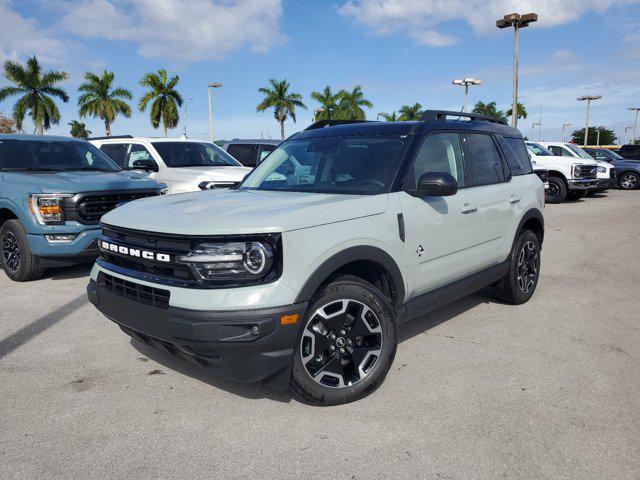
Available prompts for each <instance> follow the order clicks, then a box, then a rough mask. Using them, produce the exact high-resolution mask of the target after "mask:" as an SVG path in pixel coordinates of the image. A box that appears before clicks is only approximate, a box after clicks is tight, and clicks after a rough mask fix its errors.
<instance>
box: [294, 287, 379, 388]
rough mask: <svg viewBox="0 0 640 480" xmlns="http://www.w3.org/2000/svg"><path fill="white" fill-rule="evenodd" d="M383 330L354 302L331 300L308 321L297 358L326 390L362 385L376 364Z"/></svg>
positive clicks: (370, 311)
mask: <svg viewBox="0 0 640 480" xmlns="http://www.w3.org/2000/svg"><path fill="white" fill-rule="evenodd" d="M381 349H382V327H381V325H380V321H379V319H378V317H377V316H376V314H375V313H373V311H372V310H371V309H370V308H369V307H367V306H366V305H365V304H364V303H362V302H358V301H357V300H349V299H342V300H334V301H332V302H329V303H327V304H326V305H323V306H322V307H320V308H318V309H317V310H316V311H315V312H314V313H313V314H312V315H311V317H310V318H309V321H308V322H307V323H306V325H305V327H304V331H303V332H302V338H301V340H300V348H299V350H300V358H301V359H302V364H303V365H304V368H305V370H306V372H307V373H308V374H309V375H310V376H311V378H312V379H313V380H314V381H316V382H318V383H319V384H321V385H324V386H326V387H333V388H341V387H348V386H351V385H354V384H356V383H357V382H360V381H362V379H363V378H365V377H366V376H367V375H369V374H370V373H371V372H372V371H373V369H374V368H375V366H376V365H377V363H378V359H379V357H380V351H381Z"/></svg>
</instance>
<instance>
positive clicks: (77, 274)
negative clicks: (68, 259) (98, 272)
mask: <svg viewBox="0 0 640 480" xmlns="http://www.w3.org/2000/svg"><path fill="white" fill-rule="evenodd" d="M92 267H93V262H91V263H81V264H79V265H73V266H71V267H56V268H48V269H46V270H45V272H44V275H43V277H42V278H46V279H50V280H54V281H58V280H72V279H75V278H82V277H88V276H89V274H90V273H91V268H92Z"/></svg>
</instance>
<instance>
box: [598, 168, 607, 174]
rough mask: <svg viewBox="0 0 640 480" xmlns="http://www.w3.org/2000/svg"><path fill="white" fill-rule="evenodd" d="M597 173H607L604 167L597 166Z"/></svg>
mask: <svg viewBox="0 0 640 480" xmlns="http://www.w3.org/2000/svg"><path fill="white" fill-rule="evenodd" d="M598 173H607V169H606V167H598Z"/></svg>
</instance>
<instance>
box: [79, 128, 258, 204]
mask: <svg viewBox="0 0 640 480" xmlns="http://www.w3.org/2000/svg"><path fill="white" fill-rule="evenodd" d="M90 141H91V143H93V144H94V145H95V146H96V147H98V148H99V149H100V150H102V151H103V152H104V153H106V154H107V155H109V157H111V159H112V160H114V161H115V162H116V163H117V164H118V165H119V166H120V167H121V168H125V169H130V170H142V171H146V172H148V174H149V176H150V177H151V178H152V179H154V180H156V181H158V182H162V183H164V184H166V185H167V188H168V191H167V193H168V194H174V193H184V192H192V191H197V190H208V189H212V188H230V187H235V186H236V185H238V184H239V183H240V182H241V181H242V179H243V178H244V177H245V176H246V175H247V174H248V173H249V172H250V171H251V169H250V168H246V167H243V166H242V165H241V164H240V162H238V161H237V160H236V159H235V158H233V157H232V156H231V155H229V154H228V153H227V152H225V151H223V150H222V149H221V148H220V147H218V146H217V145H214V144H213V143H209V142H203V141H198V140H187V139H183V138H144V137H131V136H128V135H127V136H119V137H104V138H94V139H91V140H90Z"/></svg>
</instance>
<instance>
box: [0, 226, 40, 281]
mask: <svg viewBox="0 0 640 480" xmlns="http://www.w3.org/2000/svg"><path fill="white" fill-rule="evenodd" d="M0 265H2V269H3V270H4V272H5V273H6V274H7V276H8V277H9V278H10V279H11V280H14V281H16V282H28V281H30V280H35V279H37V278H40V277H41V276H42V274H43V272H44V271H43V268H42V267H41V266H40V264H39V263H38V259H37V257H35V256H34V255H33V254H32V253H31V250H30V249H29V243H28V242H27V234H26V232H25V231H24V228H22V225H21V224H20V222H19V221H18V220H7V221H6V222H4V224H3V225H2V228H0Z"/></svg>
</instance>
